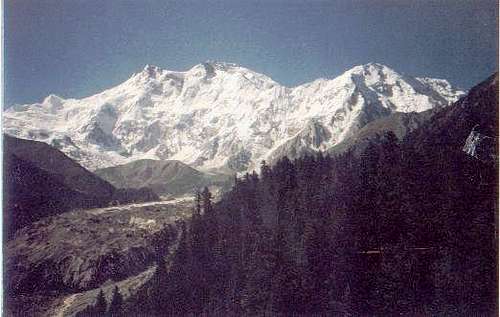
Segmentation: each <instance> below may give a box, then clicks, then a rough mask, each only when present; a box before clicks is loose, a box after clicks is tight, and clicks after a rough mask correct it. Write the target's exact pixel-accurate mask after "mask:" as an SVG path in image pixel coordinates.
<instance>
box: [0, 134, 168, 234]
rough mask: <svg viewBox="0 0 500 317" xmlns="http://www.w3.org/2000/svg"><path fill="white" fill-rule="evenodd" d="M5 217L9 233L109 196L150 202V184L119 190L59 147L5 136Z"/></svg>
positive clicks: (108, 199)
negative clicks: (148, 187) (146, 186)
mask: <svg viewBox="0 0 500 317" xmlns="http://www.w3.org/2000/svg"><path fill="white" fill-rule="evenodd" d="M3 141H4V149H3V150H4V166H3V169H4V173H3V184H4V186H3V194H4V197H5V199H4V201H3V217H4V222H5V224H6V226H5V232H6V234H7V237H11V236H12V234H13V233H14V232H15V231H16V230H18V229H19V228H21V227H23V226H25V225H27V224H30V223H31V222H34V221H37V220H39V219H41V218H43V217H46V216H50V215H56V214H60V213H63V212H66V211H69V210H71V209H76V208H92V207H102V206H105V205H107V204H108V203H109V202H111V201H118V202H120V203H125V202H130V201H149V200H155V199H158V197H157V196H156V195H155V194H153V193H152V192H151V190H149V189H141V190H138V189H129V190H117V189H115V188H114V187H113V186H112V185H111V184H110V183H108V182H107V181H105V180H103V179H101V178H100V177H98V176H96V175H94V174H92V173H91V172H89V171H88V170H86V169H85V168H83V167H82V166H80V165H79V164H78V163H76V162H75V161H73V160H72V159H70V158H69V157H67V156H66V155H65V154H64V153H62V152H60V151H59V150H57V149H55V148H53V147H51V146H49V145H47V144H45V143H42V142H37V141H30V140H22V139H17V138H13V137H10V136H8V135H4V139H3Z"/></svg>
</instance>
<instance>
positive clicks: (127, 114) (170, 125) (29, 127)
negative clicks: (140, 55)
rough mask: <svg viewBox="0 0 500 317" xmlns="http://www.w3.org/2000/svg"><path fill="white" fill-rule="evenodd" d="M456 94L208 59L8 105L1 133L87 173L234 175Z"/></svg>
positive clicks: (383, 71)
mask: <svg viewBox="0 0 500 317" xmlns="http://www.w3.org/2000/svg"><path fill="white" fill-rule="evenodd" d="M463 94H464V91H462V90H460V89H457V88H455V87H452V85H451V84H450V83H448V82H447V81H446V80H443V79H432V78H418V77H410V76H406V75H403V74H400V73H398V72H396V71H395V70H393V69H391V68H390V67H387V66H385V65H382V64H378V63H369V64H365V65H360V66H355V67H353V68H352V69H350V70H347V71H346V72H345V73H343V74H342V75H340V76H338V77H336V78H333V79H326V78H321V79H317V80H315V81H313V82H310V83H306V84H303V85H299V86H297V87H285V86H283V85H280V84H279V83H277V82H275V81H274V80H272V79H271V78H269V77H268V76H266V75H263V74H259V73H257V72H254V71H252V70H250V69H248V68H245V67H242V66H240V65H236V64H231V63H222V62H213V61H209V62H205V63H201V64H198V65H195V66H194V67H192V68H191V69H189V70H187V71H183V72H180V71H170V70H166V69H162V68H160V67H157V66H152V65H146V66H145V67H144V69H143V70H142V71H139V72H137V73H135V74H133V75H132V76H131V77H130V78H129V79H128V80H126V81H125V82H123V83H121V84H119V85H118V86H115V87H113V88H110V89H108V90H105V91H103V92H101V93H98V94H96V95H93V96H90V97H86V98H82V99H63V98H61V97H58V96H55V95H50V96H48V97H46V98H45V99H44V100H43V101H42V102H41V103H35V104H27V105H15V106H12V107H10V108H8V109H6V110H5V111H4V121H3V129H4V132H5V133H7V134H10V135H13V136H15V137H19V138H24V139H31V140H37V141H42V142H46V143H48V144H51V145H53V146H55V147H56V148H58V149H60V150H62V151H63V152H64V153H66V154H67V155H68V156H69V157H71V158H73V159H75V160H76V161H78V162H79V163H80V164H82V165H83V166H85V167H86V168H88V169H90V170H95V169H98V168H104V167H109V166H116V165H119V164H124V163H128V162H131V161H135V160H138V159H156V160H166V159H168V160H179V161H181V162H184V163H186V164H189V165H191V166H192V167H195V168H197V169H200V170H203V171H218V172H221V171H225V172H228V173H229V172H231V173H233V172H243V171H248V170H253V169H258V166H259V164H260V162H261V161H262V160H266V161H270V162H272V161H274V160H276V159H277V158H279V157H281V156H283V155H288V156H290V157H297V156H299V155H302V154H303V153H307V152H314V151H320V150H327V149H329V148H331V147H332V146H334V145H336V144H338V143H340V142H341V141H342V140H344V139H346V138H348V137H349V136H352V135H353V134H354V133H356V131H358V130H360V129H361V128H362V127H363V126H365V125H366V124H367V123H369V122H372V121H374V120H377V119H379V118H382V117H384V116H388V115H390V114H392V113H395V112H421V111H425V110H429V109H435V108H441V107H446V106H447V105H449V104H451V103H452V102H454V101H456V100H457V99H458V98H460V97H461V96H462V95H463Z"/></svg>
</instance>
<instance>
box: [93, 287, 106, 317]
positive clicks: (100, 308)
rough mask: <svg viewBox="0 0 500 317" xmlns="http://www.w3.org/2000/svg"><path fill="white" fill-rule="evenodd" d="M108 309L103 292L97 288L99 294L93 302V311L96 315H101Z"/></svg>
mask: <svg viewBox="0 0 500 317" xmlns="http://www.w3.org/2000/svg"><path fill="white" fill-rule="evenodd" d="M107 310H108V303H107V302H106V297H105V296H104V292H103V291H102V289H101V290H99V294H98V295H97V299H96V303H95V309H94V311H95V313H96V314H97V316H103V315H105V314H106V312H107Z"/></svg>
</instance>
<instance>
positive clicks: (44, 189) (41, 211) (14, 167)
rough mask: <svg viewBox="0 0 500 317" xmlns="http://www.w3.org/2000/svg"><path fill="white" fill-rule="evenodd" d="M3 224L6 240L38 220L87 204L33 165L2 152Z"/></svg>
mask: <svg viewBox="0 0 500 317" xmlns="http://www.w3.org/2000/svg"><path fill="white" fill-rule="evenodd" d="M3 157H4V174H3V186H4V191H3V197H4V199H3V222H4V234H5V237H7V238H10V237H12V235H13V234H14V232H15V231H16V230H17V229H19V228H21V227H23V226H25V225H27V224H30V223H32V222H34V221H36V220H38V219H41V218H43V217H46V216H50V215H55V214H59V213H62V212H66V211H68V210H70V209H71V208H74V207H76V206H80V205H82V204H84V203H85V202H87V200H86V198H88V197H86V196H85V195H83V194H82V193H79V192H76V191H74V190H72V189H71V188H69V187H68V186H66V185H65V184H64V183H62V182H61V181H60V180H59V179H58V178H57V177H54V175H52V174H50V173H48V172H46V171H44V170H42V169H40V168H38V167H36V166H34V165H33V164H32V163H30V162H27V161H25V160H22V159H20V158H18V157H17V156H16V155H14V154H12V153H8V152H4V156H3Z"/></svg>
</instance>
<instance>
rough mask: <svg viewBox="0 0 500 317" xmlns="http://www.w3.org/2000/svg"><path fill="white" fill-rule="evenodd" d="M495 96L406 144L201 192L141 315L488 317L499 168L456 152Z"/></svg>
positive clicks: (264, 172)
mask: <svg viewBox="0 0 500 317" xmlns="http://www.w3.org/2000/svg"><path fill="white" fill-rule="evenodd" d="M497 83H498V82H497ZM491 87H493V86H487V85H486V86H480V87H479V88H477V89H483V90H484V89H486V90H485V91H482V92H481V91H479V92H478V91H477V90H474V89H473V90H472V91H471V96H472V97H470V98H464V99H462V100H461V101H459V102H458V103H456V104H455V105H454V106H451V107H449V108H447V109H445V110H443V111H442V112H440V113H438V114H437V115H436V118H435V119H433V120H431V121H430V123H429V125H428V126H424V127H423V128H422V129H419V130H417V131H415V133H413V134H412V135H410V136H409V137H408V138H407V139H406V140H404V141H403V142H398V140H397V138H396V137H395V135H394V134H393V133H390V132H389V133H386V134H384V135H382V136H380V138H379V139H378V140H379V142H377V143H372V144H369V145H368V146H367V148H366V149H365V151H364V153H363V154H362V155H361V156H360V157H357V156H355V155H353V153H351V152H346V153H344V154H342V155H341V156H337V157H329V156H324V155H322V154H319V155H317V156H305V157H303V158H301V159H298V160H295V161H293V162H292V161H290V160H289V159H288V158H283V159H281V160H279V161H278V162H277V163H276V164H275V165H274V166H273V167H269V166H267V165H266V163H265V162H263V163H262V165H261V176H260V177H259V176H257V175H256V174H246V175H245V176H244V177H242V178H240V179H237V180H236V181H235V185H234V187H233V189H232V190H231V191H230V192H228V193H226V194H225V195H224V197H223V198H222V199H221V201H219V202H218V203H216V204H213V203H212V201H211V194H210V192H209V191H208V189H206V188H205V189H204V190H203V192H202V193H201V194H199V195H198V199H197V206H198V207H196V208H195V212H194V213H193V217H192V220H191V222H190V223H189V226H186V227H184V228H183V233H182V238H181V241H180V243H179V246H178V250H177V253H176V255H175V257H174V260H173V263H172V265H171V268H170V270H164V271H163V270H161V271H160V270H158V272H157V278H156V279H155V280H154V284H155V286H154V287H153V289H157V290H158V291H157V292H156V293H154V294H152V295H153V296H150V298H151V301H152V305H151V306H150V311H148V312H147V313H148V314H149V315H162V314H163V315H205V316H206V315H209V316H241V315H248V316H256V315H286V316H289V315H306V316H309V315H317V316H330V315H342V316H394V315H410V316H429V315H492V314H494V312H495V311H496V297H495V295H496V289H497V282H496V269H497V264H496V259H497V254H498V252H497V249H496V243H497V236H496V229H495V223H496V220H495V219H496V212H497V205H496V200H497V180H496V175H498V174H497V173H498V168H497V163H496V162H493V163H484V162H481V161H478V160H476V159H474V158H471V157H469V156H468V155H467V154H466V153H464V152H463V151H462V145H463V142H464V141H465V139H466V137H467V135H468V133H469V131H465V132H464V131H462V129H463V127H465V129H468V127H469V126H470V127H471V128H472V127H473V126H474V124H473V122H472V123H471V122H470V121H471V120H478V118H477V116H475V115H473V112H474V113H475V112H476V111H481V112H482V113H490V114H492V113H493V114H496V113H497V108H498V103H497V100H498V91H497V90H496V89H497V88H496V87H494V88H491ZM492 89H494V92H493V93H491V91H490V90H492ZM495 91H496V94H495ZM466 106H467V107H466ZM490 108H493V109H494V110H491V109H490ZM446 118H448V119H447V120H445V119H446ZM496 120H497V116H496V115H492V116H491V117H490V121H493V123H491V122H489V121H488V120H486V119H484V118H481V119H480V124H481V125H482V126H485V127H487V128H486V129H490V130H489V133H490V135H491V136H497V134H498V132H497V130H496V128H495V129H492V128H491V127H492V126H494V127H496V126H497V124H498V123H497V121H496ZM495 122H496V123H495ZM450 131H454V132H453V133H451V132H450ZM429 135H433V138H429ZM436 138H437V139H439V142H437V141H436ZM201 210H203V212H201ZM155 287H156V288H155ZM155 305H156V306H155Z"/></svg>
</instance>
